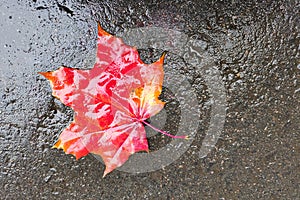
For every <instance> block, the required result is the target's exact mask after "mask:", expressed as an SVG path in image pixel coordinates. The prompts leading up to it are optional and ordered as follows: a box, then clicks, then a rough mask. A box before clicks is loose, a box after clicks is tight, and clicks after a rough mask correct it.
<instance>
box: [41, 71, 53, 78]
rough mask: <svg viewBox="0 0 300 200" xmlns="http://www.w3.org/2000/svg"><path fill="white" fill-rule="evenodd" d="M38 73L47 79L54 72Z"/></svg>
mask: <svg viewBox="0 0 300 200" xmlns="http://www.w3.org/2000/svg"><path fill="white" fill-rule="evenodd" d="M38 73H39V74H40V75H42V76H44V77H45V78H47V79H49V78H51V77H52V72H38Z"/></svg>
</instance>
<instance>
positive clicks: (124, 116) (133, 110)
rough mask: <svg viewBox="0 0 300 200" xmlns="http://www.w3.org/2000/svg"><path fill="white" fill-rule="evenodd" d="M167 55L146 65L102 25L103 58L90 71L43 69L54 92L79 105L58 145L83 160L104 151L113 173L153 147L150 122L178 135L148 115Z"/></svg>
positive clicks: (155, 105) (157, 106) (156, 106)
mask: <svg viewBox="0 0 300 200" xmlns="http://www.w3.org/2000/svg"><path fill="white" fill-rule="evenodd" d="M164 55H165V54H163V55H162V56H161V58H160V59H159V60H158V61H156V62H154V63H152V64H144V63H143V62H142V61H141V59H140V57H139V54H138V51H137V49H136V48H134V47H130V46H128V45H126V44H124V42H123V41H122V40H121V39H120V38H117V37H115V36H112V35H110V34H109V33H107V32H106V31H104V30H103V29H102V28H101V26H100V25H99V24H98V39H97V58H96V63H95V65H94V67H93V68H92V69H90V70H79V69H74V68H68V67H61V68H59V69H58V70H56V71H53V72H40V74H42V75H43V76H44V77H46V78H47V79H48V80H49V81H50V83H51V87H52V91H53V93H52V95H53V96H54V97H56V98H58V99H59V100H60V101H61V102H62V103H64V104H65V105H66V106H69V107H71V108H72V109H73V110H74V120H73V122H71V123H70V125H69V126H68V127H67V128H66V129H65V130H64V131H63V132H62V133H61V134H60V136H59V139H58V141H57V142H56V144H55V145H54V148H59V149H63V150H64V151H65V152H66V153H67V154H73V155H74V156H75V157H76V159H79V158H81V157H83V156H85V155H87V154H88V153H94V154H97V155H100V156H101V157H102V159H103V161H104V163H105V165H106V169H105V171H104V175H103V176H105V175H106V174H107V173H109V172H111V171H112V170H114V169H115V168H116V167H120V166H121V165H122V164H124V163H125V162H126V161H127V160H128V158H129V156H130V155H132V154H133V153H136V152H139V151H147V152H148V151H149V149H148V142H147V138H146V132H145V129H144V124H146V125H148V126H150V127H152V128H153V129H155V130H157V131H159V132H161V133H163V134H166V135H169V136H171V137H173V138H186V137H185V136H173V135H170V134H168V133H166V132H164V131H161V130H159V129H157V128H155V127H153V126H152V125H151V124H149V123H148V122H146V121H145V120H146V119H148V118H149V117H151V116H153V115H155V114H157V113H158V112H159V111H160V110H161V109H162V108H163V107H164V104H165V103H164V102H162V101H161V100H159V99H158V96H159V95H160V94H161V91H162V84H163V77H164V72H163V61H164Z"/></svg>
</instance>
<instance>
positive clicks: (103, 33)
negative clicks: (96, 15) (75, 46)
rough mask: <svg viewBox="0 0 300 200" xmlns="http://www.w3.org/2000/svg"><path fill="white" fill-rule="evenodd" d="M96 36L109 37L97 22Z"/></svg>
mask: <svg viewBox="0 0 300 200" xmlns="http://www.w3.org/2000/svg"><path fill="white" fill-rule="evenodd" d="M98 36H111V34H109V33H108V32H106V31H105V30H104V29H103V28H102V27H101V25H100V23H99V22H98Z"/></svg>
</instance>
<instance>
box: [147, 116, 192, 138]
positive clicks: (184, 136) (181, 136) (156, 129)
mask: <svg viewBox="0 0 300 200" xmlns="http://www.w3.org/2000/svg"><path fill="white" fill-rule="evenodd" d="M141 122H142V123H144V124H146V125H147V126H149V127H150V128H152V129H153V130H155V131H158V132H160V133H162V134H164V135H167V136H169V137H171V138H181V139H188V136H186V135H171V134H170V133H167V132H166V131H163V130H160V129H158V128H156V127H154V126H152V125H151V124H149V123H148V122H145V121H143V120H141Z"/></svg>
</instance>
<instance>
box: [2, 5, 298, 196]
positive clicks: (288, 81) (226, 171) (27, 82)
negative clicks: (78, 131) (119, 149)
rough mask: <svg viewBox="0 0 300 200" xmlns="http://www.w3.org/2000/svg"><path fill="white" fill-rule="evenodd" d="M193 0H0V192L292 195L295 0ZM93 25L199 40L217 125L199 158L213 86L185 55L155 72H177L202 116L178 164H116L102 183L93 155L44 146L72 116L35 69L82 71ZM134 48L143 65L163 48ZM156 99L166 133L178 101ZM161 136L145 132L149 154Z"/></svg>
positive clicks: (88, 59)
mask: <svg viewBox="0 0 300 200" xmlns="http://www.w3.org/2000/svg"><path fill="white" fill-rule="evenodd" d="M197 2H198V1H188V2H185V1H174V2H167V1H149V2H148V1H147V3H146V1H143V2H140V3H135V2H134V1H120V2H118V3H114V1H101V2H100V1H99V2H98V1H96V0H91V1H71V0H67V1H62V0H44V1H42V0H32V1H29V0H28V1H17V0H2V1H1V2H0V11H1V18H0V27H1V29H0V36H1V37H0V46H1V48H0V52H1V62H0V186H1V188H2V189H1V190H0V195H1V199H50V198H51V199H298V198H300V188H299V183H300V173H299V171H300V166H299V163H300V145H299V144H300V135H299V132H300V126H299V125H300V123H299V122H300V111H299V110H300V104H299V99H300V84H299V81H300V79H299V78H300V58H299V50H300V46H299V24H300V23H299V16H300V15H299V10H300V9H299V7H300V5H299V1H267V2H260V3H258V2H244V1H230V2H227V1H216V2H214V3H211V2H210V1H207V2H205V1H199V2H201V3H197ZM97 21H100V22H101V24H102V26H103V27H104V28H105V29H106V30H107V31H108V32H110V33H112V34H120V33H122V32H124V31H126V30H128V29H134V28H142V27H153V26H156V27H161V28H164V29H168V30H170V29H171V30H176V31H179V32H180V33H183V34H184V35H186V36H188V37H189V38H193V39H194V40H197V41H198V43H199V46H200V49H201V52H202V53H205V55H208V56H209V57H211V58H212V60H213V63H214V64H213V67H214V69H216V70H217V71H218V72H219V75H220V76H221V80H222V81H221V82H222V84H223V86H224V88H225V91H226V96H224V99H226V101H225V102H226V117H225V123H224V127H223V128H222V132H221V135H220V138H219V139H218V141H217V143H216V145H215V146H213V148H212V151H211V152H210V153H209V154H207V155H206V156H204V157H201V156H199V152H200V149H201V146H202V143H203V140H204V138H205V134H206V131H207V130H208V127H209V125H210V119H211V117H212V116H211V112H212V109H213V108H212V105H213V104H212V103H211V100H210V99H211V95H210V93H213V91H210V90H209V87H208V86H207V82H206V81H207V80H206V79H205V78H204V77H203V76H201V73H199V70H198V69H197V68H195V67H194V66H193V65H190V64H189V62H190V61H189V60H187V59H185V58H184V56H182V55H178V54H176V52H175V53H174V52H172V51H169V53H168V54H167V58H166V62H165V68H166V69H173V70H175V71H176V73H179V74H181V75H183V76H184V77H186V79H187V80H188V82H189V84H190V85H191V86H192V90H193V91H194V92H195V94H196V98H197V102H198V107H197V108H195V109H199V110H200V114H201V116H200V119H199V127H198V129H197V133H196V135H195V137H194V140H193V142H192V144H191V145H190V146H189V148H188V149H187V151H186V152H185V153H184V154H183V155H181V157H180V158H179V159H176V160H175V161H174V162H173V163H172V164H170V165H168V166H165V167H164V168H163V169H160V170H156V171H152V172H148V173H141V174H131V173H126V172H123V171H117V170H115V171H114V172H112V173H111V174H109V175H108V176H107V177H106V178H104V179H102V173H103V170H104V165H103V164H102V163H101V162H99V161H98V160H97V159H96V158H95V157H94V156H92V155H89V156H87V157H85V158H82V159H80V160H78V161H76V160H75V159H74V157H72V156H70V155H65V154H64V153H63V152H62V151H59V150H56V149H51V146H52V145H53V144H54V143H55V141H56V140H57V138H58V135H59V133H60V132H61V131H62V130H63V129H64V128H65V127H66V126H67V125H68V124H69V123H70V121H71V120H72V116H73V113H72V110H70V109H69V108H67V107H65V106H63V105H62V104H61V103H60V102H59V101H58V100H56V99H54V98H53V97H52V96H51V89H50V86H49V84H48V82H47V81H46V80H45V79H44V78H43V77H41V76H40V75H38V74H37V72H39V71H50V70H55V69H57V68H58V67H59V66H61V65H65V66H70V67H76V68H81V69H88V68H91V67H92V65H93V62H94V59H95V58H94V56H95V45H96V35H97V24H96V22H97ZM139 50H140V53H141V58H142V60H144V61H145V62H148V63H150V62H153V61H154V60H156V59H157V58H158V57H159V55H160V54H161V52H162V50H161V49H155V48H152V49H139ZM203 55H204V54H203ZM166 90H167V88H166ZM167 94H168V93H167V92H166V95H163V97H162V98H164V99H165V101H169V105H168V104H167V107H168V109H167V114H166V115H167V116H168V117H167V123H166V125H165V126H164V127H163V128H164V129H165V130H167V131H169V132H176V130H177V129H178V127H177V126H178V123H179V120H180V119H178V117H177V118H176V116H180V112H178V107H179V106H180V104H179V102H178V101H174V102H172V98H171V97H169V96H168V95H167ZM172 113H173V114H172ZM174 113H176V114H174ZM154 120H155V119H154ZM187 131H188V130H187ZM169 142H170V139H168V138H165V137H162V136H159V135H157V136H155V137H151V138H150V139H149V145H150V150H152V151H155V150H157V149H159V148H160V147H162V146H164V145H166V144H167V143H169ZM179 148H180V147H179ZM175 150H176V149H175Z"/></svg>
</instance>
